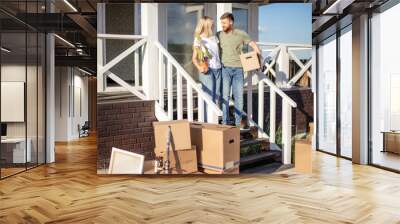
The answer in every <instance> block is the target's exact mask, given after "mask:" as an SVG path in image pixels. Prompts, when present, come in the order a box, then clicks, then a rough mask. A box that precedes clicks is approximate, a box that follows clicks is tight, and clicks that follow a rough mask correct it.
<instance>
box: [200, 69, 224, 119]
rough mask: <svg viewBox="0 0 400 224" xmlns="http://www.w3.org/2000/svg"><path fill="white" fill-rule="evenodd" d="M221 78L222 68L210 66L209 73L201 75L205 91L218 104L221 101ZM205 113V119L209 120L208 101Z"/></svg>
mask: <svg viewBox="0 0 400 224" xmlns="http://www.w3.org/2000/svg"><path fill="white" fill-rule="evenodd" d="M221 79H222V77H221V69H213V68H209V69H208V71H207V73H205V74H203V73H200V75H199V80H200V82H201V86H202V89H203V91H204V92H206V93H207V94H208V95H209V96H210V97H211V99H212V100H213V102H215V103H216V104H218V103H219V102H220V101H221V99H220V98H221ZM204 114H205V119H204V121H207V104H206V103H204Z"/></svg>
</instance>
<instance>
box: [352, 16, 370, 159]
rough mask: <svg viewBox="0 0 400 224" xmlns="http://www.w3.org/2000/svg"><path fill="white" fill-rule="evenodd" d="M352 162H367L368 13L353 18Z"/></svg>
mask: <svg viewBox="0 0 400 224" xmlns="http://www.w3.org/2000/svg"><path fill="white" fill-rule="evenodd" d="M352 35H353V42H352V44H353V65H352V66H353V80H352V87H353V89H352V91H353V99H352V100H353V101H352V103H353V105H352V108H353V114H352V115H353V116H352V124H353V125H352V147H353V154H352V158H353V162H354V163H358V164H367V163H368V15H366V14H365V15H361V16H360V17H357V18H355V19H354V20H353V34H352Z"/></svg>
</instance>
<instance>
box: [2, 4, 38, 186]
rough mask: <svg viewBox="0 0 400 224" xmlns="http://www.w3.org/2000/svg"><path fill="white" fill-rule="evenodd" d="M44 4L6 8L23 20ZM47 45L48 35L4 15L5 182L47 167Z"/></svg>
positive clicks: (3, 123)
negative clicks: (28, 171) (38, 168)
mask: <svg viewBox="0 0 400 224" xmlns="http://www.w3.org/2000/svg"><path fill="white" fill-rule="evenodd" d="M42 5H43V1H35V2H29V3H28V4H27V5H26V1H23V2H22V1H21V2H19V3H18V4H11V3H10V4H8V5H5V4H3V3H1V4H0V6H1V7H3V6H7V9H9V10H10V9H15V10H17V12H18V13H20V16H23V15H24V14H23V13H24V12H29V13H36V12H38V13H41V12H42V11H43V7H41V6H42ZM39 6H40V7H39ZM4 21H7V22H4ZM45 44H46V39H45V35H44V34H43V33H41V32H40V31H38V30H36V29H35V28H34V27H31V26H30V25H28V24H25V23H24V22H21V20H18V19H16V18H14V17H13V16H12V14H5V13H3V12H0V47H1V56H0V67H1V69H0V72H1V73H0V82H1V85H0V90H1V91H0V92H1V97H0V103H1V104H0V111H1V115H0V121H1V144H0V178H1V179H2V178H5V177H8V176H11V175H14V174H17V173H19V172H22V171H25V170H27V169H29V168H33V167H36V166H38V165H40V164H43V163H45V156H46V155H45V116H46V115H45V93H46V85H45V80H46V79H45V77H46V76H45V63H46V62H45V60H46V52H45Z"/></svg>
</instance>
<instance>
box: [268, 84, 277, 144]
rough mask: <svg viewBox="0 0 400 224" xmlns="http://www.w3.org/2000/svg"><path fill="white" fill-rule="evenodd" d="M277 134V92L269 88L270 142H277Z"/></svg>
mask: <svg viewBox="0 0 400 224" xmlns="http://www.w3.org/2000/svg"><path fill="white" fill-rule="evenodd" d="M275 136H276V93H275V91H274V90H273V89H272V88H270V89H269V142H271V143H275Z"/></svg>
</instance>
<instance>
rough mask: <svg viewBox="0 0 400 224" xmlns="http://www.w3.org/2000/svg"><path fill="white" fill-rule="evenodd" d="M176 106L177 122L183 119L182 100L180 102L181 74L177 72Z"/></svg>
mask: <svg viewBox="0 0 400 224" xmlns="http://www.w3.org/2000/svg"><path fill="white" fill-rule="evenodd" d="M176 94H177V97H176V100H177V102H176V105H177V113H178V120H182V119H183V100H182V74H181V73H180V72H178V71H177V77H176Z"/></svg>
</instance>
